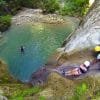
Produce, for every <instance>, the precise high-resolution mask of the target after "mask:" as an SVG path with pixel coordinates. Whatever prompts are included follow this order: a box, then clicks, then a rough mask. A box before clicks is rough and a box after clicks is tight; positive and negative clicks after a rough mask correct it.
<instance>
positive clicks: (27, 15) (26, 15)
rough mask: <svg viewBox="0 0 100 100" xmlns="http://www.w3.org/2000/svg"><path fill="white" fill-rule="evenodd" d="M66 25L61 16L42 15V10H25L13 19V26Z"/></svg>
mask: <svg viewBox="0 0 100 100" xmlns="http://www.w3.org/2000/svg"><path fill="white" fill-rule="evenodd" d="M35 22H39V23H41V22H42V23H50V24H52V23H64V22H65V20H64V18H63V17H62V16H61V15H57V14H46V15H43V14H42V10H41V9H28V8H24V9H23V10H21V11H20V12H19V13H18V14H17V15H15V16H14V17H13V18H12V24H13V25H14V24H15V25H22V24H26V23H35Z"/></svg>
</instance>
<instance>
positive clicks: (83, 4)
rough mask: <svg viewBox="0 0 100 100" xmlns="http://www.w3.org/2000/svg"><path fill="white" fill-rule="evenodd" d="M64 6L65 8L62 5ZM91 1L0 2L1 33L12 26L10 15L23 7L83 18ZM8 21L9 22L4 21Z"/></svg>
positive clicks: (42, 0)
mask: <svg viewBox="0 0 100 100" xmlns="http://www.w3.org/2000/svg"><path fill="white" fill-rule="evenodd" d="M61 4H63V6H62V5H61ZM88 6H89V0H64V1H62V2H61V0H0V16H4V18H3V17H1V18H0V31H5V30H6V29H8V27H9V26H10V23H9V22H8V21H10V18H8V14H9V15H15V14H16V13H17V12H18V11H19V10H20V9H22V7H28V8H40V9H42V10H43V13H55V12H57V13H59V14H61V15H70V16H76V17H80V16H81V17H82V16H83V15H84V14H86V12H87V9H88ZM5 18H6V19H8V21H5V20H2V19H5Z"/></svg>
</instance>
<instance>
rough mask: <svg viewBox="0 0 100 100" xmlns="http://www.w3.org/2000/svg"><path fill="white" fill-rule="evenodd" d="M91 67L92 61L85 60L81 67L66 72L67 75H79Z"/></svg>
mask: <svg viewBox="0 0 100 100" xmlns="http://www.w3.org/2000/svg"><path fill="white" fill-rule="evenodd" d="M89 67H90V62H89V61H85V62H84V63H83V64H81V65H80V66H79V67H77V68H74V69H72V70H70V71H67V72H65V76H79V75H81V74H84V73H86V72H87V71H88V70H89Z"/></svg>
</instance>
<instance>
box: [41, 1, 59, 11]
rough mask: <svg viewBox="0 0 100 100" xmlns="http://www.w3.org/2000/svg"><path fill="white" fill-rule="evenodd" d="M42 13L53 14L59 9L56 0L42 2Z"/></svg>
mask: <svg viewBox="0 0 100 100" xmlns="http://www.w3.org/2000/svg"><path fill="white" fill-rule="evenodd" d="M42 9H43V12H45V13H55V11H57V10H59V9H60V5H59V1H58V0H44V2H43V6H42Z"/></svg>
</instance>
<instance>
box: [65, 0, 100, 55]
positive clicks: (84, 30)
mask: <svg viewBox="0 0 100 100" xmlns="http://www.w3.org/2000/svg"><path fill="white" fill-rule="evenodd" d="M98 44H100V1H99V0H97V2H96V3H95V4H94V5H93V9H91V10H90V12H89V13H88V14H87V16H86V17H85V19H84V20H83V22H82V24H81V26H80V27H79V29H77V30H76V32H75V33H74V35H73V36H72V37H71V38H70V41H69V42H68V43H66V45H65V49H64V50H65V52H66V53H68V54H72V53H74V52H76V51H80V50H83V49H85V48H91V47H94V46H95V45H98Z"/></svg>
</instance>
